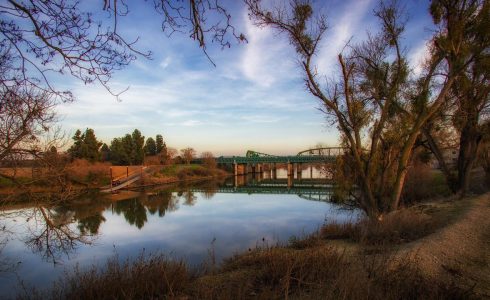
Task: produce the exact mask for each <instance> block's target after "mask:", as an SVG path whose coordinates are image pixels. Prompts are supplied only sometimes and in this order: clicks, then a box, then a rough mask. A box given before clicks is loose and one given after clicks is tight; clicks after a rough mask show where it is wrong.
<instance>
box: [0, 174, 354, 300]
mask: <svg viewBox="0 0 490 300" xmlns="http://www.w3.org/2000/svg"><path fill="white" fill-rule="evenodd" d="M281 172H282V171H281ZM281 172H279V174H277V177H275V178H272V177H270V176H267V174H261V175H260V176H256V177H252V176H248V177H239V178H237V179H234V178H233V177H232V178H228V179H222V180H219V181H215V180H213V181H209V180H207V181H199V182H194V183H187V184H178V185H171V186H161V187H155V188H152V189H147V190H145V191H138V192H134V191H125V192H122V193H121V194H119V195H116V196H113V198H112V200H111V199H107V197H102V196H93V195H92V196H85V197H82V198H80V199H78V200H77V201H74V202H73V203H72V204H70V205H59V206H43V205H33V204H24V205H17V206H10V207H5V208H4V209H3V210H2V211H1V212H0V213H1V218H0V222H1V223H0V228H3V230H2V232H1V234H2V237H1V238H0V243H1V244H0V298H8V297H14V296H15V295H16V294H17V293H19V292H20V291H21V290H22V289H21V283H22V284H24V285H25V286H27V287H36V288H39V289H43V288H49V287H50V286H51V284H52V282H53V281H55V280H57V279H58V278H60V276H62V275H63V274H64V272H65V271H68V272H70V271H71V270H73V268H74V266H76V265H78V266H79V267H80V268H81V269H84V268H87V267H90V266H93V265H98V266H100V265H103V264H104V263H105V261H106V260H107V259H108V258H111V257H114V256H115V255H117V257H118V259H121V260H123V259H127V258H134V257H137V256H138V255H140V254H142V253H143V252H144V253H161V252H163V253H166V254H168V256H169V257H171V258H175V259H184V260H185V261H186V262H187V263H188V264H189V265H192V266H199V265H200V264H202V263H203V262H205V261H208V262H209V261H211V260H216V261H217V262H218V263H219V262H220V261H222V259H223V258H226V257H229V256H231V255H233V254H235V253H239V252H243V251H246V250H247V249H249V248H255V247H261V246H270V245H275V244H278V243H281V244H286V243H287V242H288V240H289V239H290V238H291V237H293V236H295V237H302V236H306V235H308V234H310V233H312V232H314V231H315V230H317V229H318V228H319V227H320V226H321V225H322V224H323V223H324V222H325V221H329V222H331V221H336V222H349V221H352V220H353V219H356V218H358V217H359V213H358V212H355V211H349V210H345V209H343V208H342V207H341V206H338V205H335V204H332V203H329V202H328V201H329V199H330V196H331V194H332V192H331V187H330V185H329V184H328V183H327V181H326V179H325V178H324V177H322V176H321V175H319V174H317V173H315V174H313V173H312V172H311V170H310V172H309V174H310V175H312V176H310V178H307V177H308V176H307V175H305V176H302V177H300V178H296V179H293V178H290V179H289V180H288V178H287V176H284V175H285V173H284V172H285V171H284V172H282V173H281ZM305 172H306V174H308V172H307V171H305ZM283 173H284V174H283ZM124 198H127V199H124ZM116 200H117V201H116Z"/></svg>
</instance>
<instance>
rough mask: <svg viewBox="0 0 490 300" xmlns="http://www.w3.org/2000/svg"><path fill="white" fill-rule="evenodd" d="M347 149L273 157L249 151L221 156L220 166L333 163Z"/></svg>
mask: <svg viewBox="0 0 490 300" xmlns="http://www.w3.org/2000/svg"><path fill="white" fill-rule="evenodd" d="M344 152H345V148H342V147H327V148H314V149H308V150H304V151H301V152H299V153H298V154H296V155H287V156H280V155H271V154H266V153H260V152H256V151H252V150H248V151H247V153H246V155H245V156H220V157H218V158H217V159H216V162H217V163H218V164H263V163H325V162H327V163H332V162H335V160H336V158H337V156H340V155H342V154H344Z"/></svg>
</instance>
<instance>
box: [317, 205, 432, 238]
mask: <svg viewBox="0 0 490 300" xmlns="http://www.w3.org/2000/svg"><path fill="white" fill-rule="evenodd" d="M435 226H436V222H435V221H434V220H432V219H431V218H430V217H429V216H428V215H426V214H424V213H422V212H418V211H414V210H410V209H401V210H398V211H395V212H392V213H390V214H387V215H386V216H384V218H383V220H381V221H378V220H369V219H366V220H362V221H359V222H357V223H345V224H337V223H329V224H325V225H324V226H323V227H322V228H321V229H320V236H321V237H322V238H325V239H350V240H352V241H355V242H359V243H361V244H363V245H376V246H381V245H389V244H401V243H406V242H410V241H413V240H416V239H418V238H421V237H423V236H426V235H428V234H430V233H432V232H433V231H434V229H435Z"/></svg>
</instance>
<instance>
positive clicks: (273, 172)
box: [272, 163, 277, 180]
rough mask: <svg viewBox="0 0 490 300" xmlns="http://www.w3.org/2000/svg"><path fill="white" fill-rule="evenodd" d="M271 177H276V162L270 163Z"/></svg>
mask: <svg viewBox="0 0 490 300" xmlns="http://www.w3.org/2000/svg"><path fill="white" fill-rule="evenodd" d="M272 179H274V180H275V179H277V167H276V163H272Z"/></svg>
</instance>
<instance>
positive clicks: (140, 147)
mask: <svg viewBox="0 0 490 300" xmlns="http://www.w3.org/2000/svg"><path fill="white" fill-rule="evenodd" d="M72 140H73V144H72V145H71V147H70V148H69V149H68V151H67V153H68V155H69V156H70V159H72V160H73V159H86V160H88V161H90V162H96V161H108V162H111V163H112V164H114V165H141V164H143V163H144V162H145V158H146V157H148V156H152V157H155V156H156V158H157V160H156V161H155V160H153V161H152V163H155V162H156V163H159V164H169V163H173V162H175V163H185V164H190V163H191V161H192V160H193V159H194V158H196V151H195V150H194V149H193V148H191V147H187V148H183V149H181V150H180V155H178V152H177V150H176V149H174V148H170V147H167V144H166V142H165V141H164V140H163V136H162V135H161V134H157V135H156V136H155V138H153V137H148V138H147V139H146V140H145V137H144V136H143V135H142V134H141V132H140V131H139V130H138V129H135V130H134V131H133V132H132V133H127V134H125V135H124V136H122V137H116V138H114V139H112V141H111V143H110V145H107V144H106V143H103V142H101V141H99V140H97V137H96V136H95V131H94V130H93V129H91V128H87V129H85V131H84V132H83V133H82V131H81V130H80V129H78V130H77V131H76V132H75V134H74V135H73V137H72ZM202 156H203V158H204V159H205V160H206V161H209V160H210V159H214V158H213V154H212V153H211V152H204V153H203V155H202Z"/></svg>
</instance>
